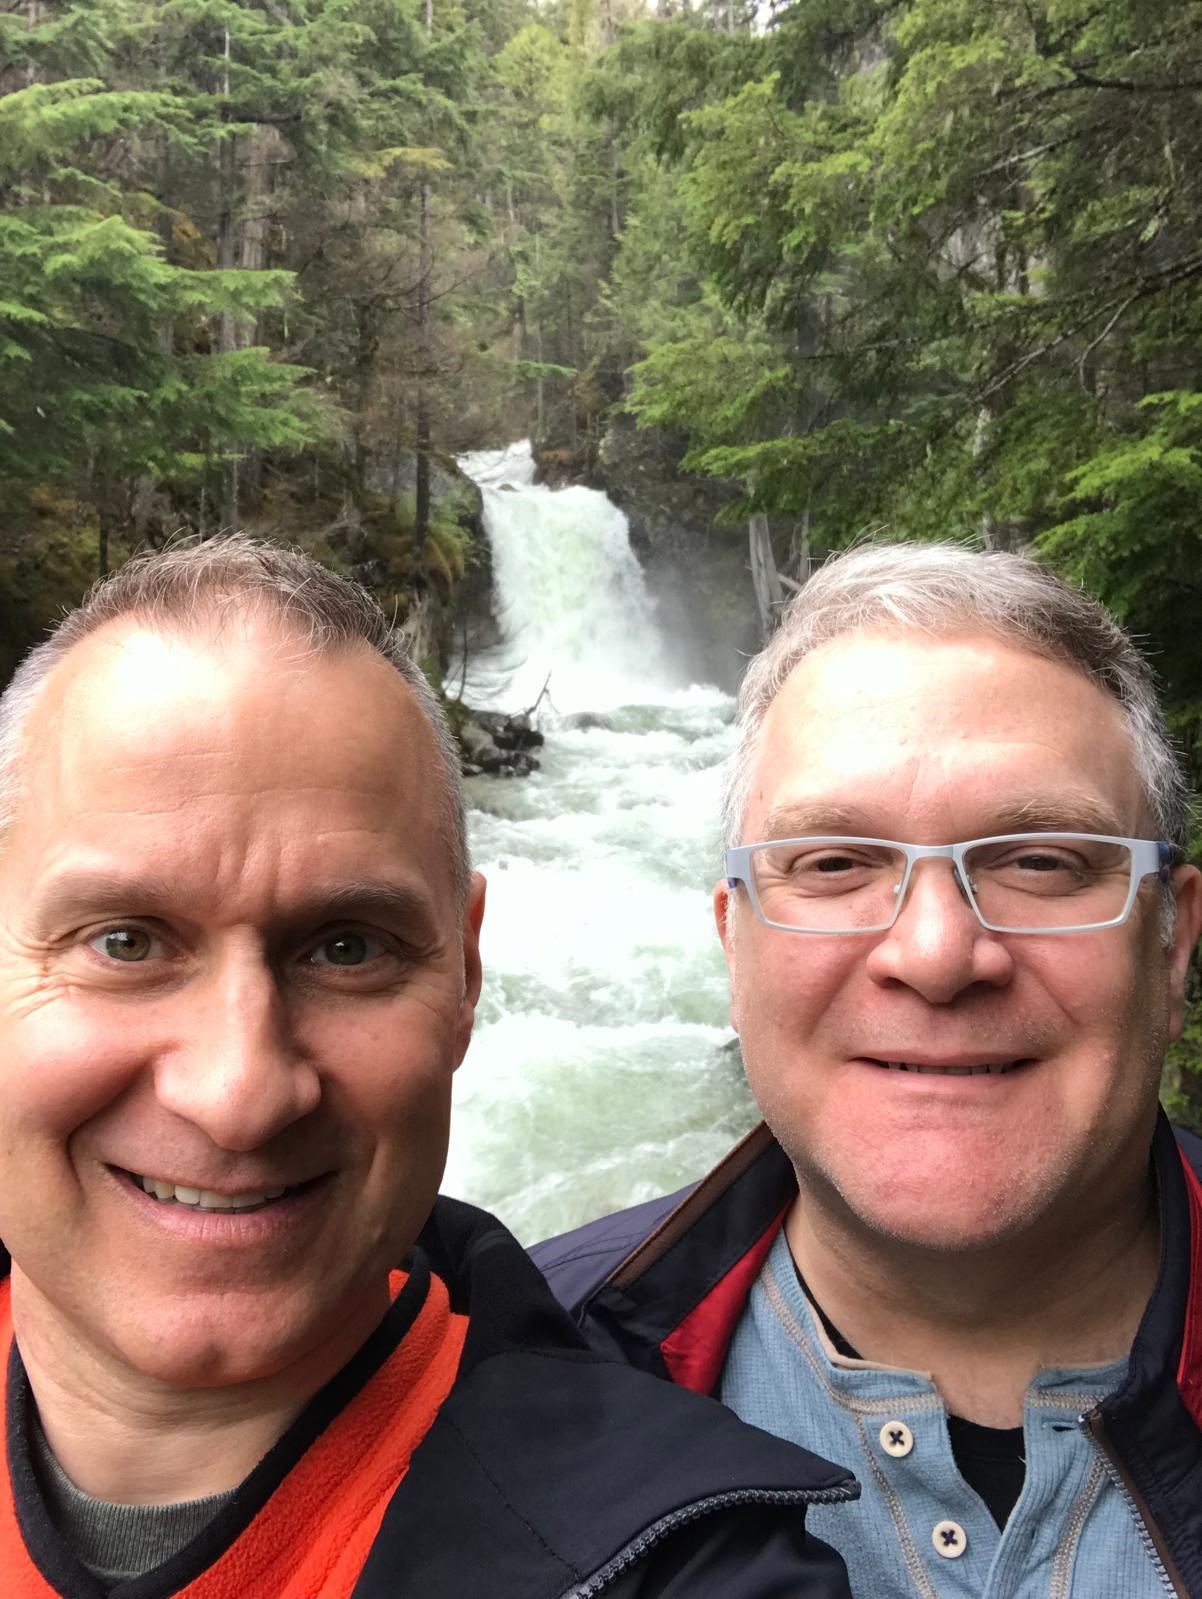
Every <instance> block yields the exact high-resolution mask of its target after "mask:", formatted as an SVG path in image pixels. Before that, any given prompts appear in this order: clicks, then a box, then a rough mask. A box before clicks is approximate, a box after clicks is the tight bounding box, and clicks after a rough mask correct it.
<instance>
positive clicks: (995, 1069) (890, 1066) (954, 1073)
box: [865, 1055, 1031, 1077]
mask: <svg viewBox="0 0 1202 1599" xmlns="http://www.w3.org/2000/svg"><path fill="white" fill-rule="evenodd" d="M865 1059H867V1060H868V1061H870V1062H871V1064H872V1065H873V1066H881V1067H883V1068H884V1069H885V1070H887V1071H891V1072H917V1073H919V1074H920V1075H922V1076H924V1077H1004V1076H1005V1075H1006V1073H1007V1072H1013V1071H1017V1070H1018V1068H1019V1067H1020V1066H1029V1065H1030V1064H1031V1062H1030V1059H1029V1057H1028V1058H1024V1059H1022V1060H999V1061H989V1062H987V1063H985V1064H983V1065H980V1066H919V1065H916V1064H915V1063H914V1062H913V1061H908V1060H876V1059H874V1058H873V1057H872V1056H871V1055H869V1056H866V1057H865Z"/></svg>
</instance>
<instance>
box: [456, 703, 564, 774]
mask: <svg viewBox="0 0 1202 1599" xmlns="http://www.w3.org/2000/svg"><path fill="white" fill-rule="evenodd" d="M456 737H457V738H458V739H459V748H460V750H461V751H462V754H463V775H464V776H465V777H478V776H479V775H480V774H481V773H482V772H490V773H494V774H496V775H497V776H500V777H529V775H530V773H531V772H537V771H538V767H539V763H538V760H537V759H536V758H535V756H533V755H532V754H531V753H530V751H531V750H535V749H538V748H540V747H541V745H542V744H543V742H544V739H543V735H542V734H541V733H540V732H539V731H538V729H537V728H536V727H532V726H531V724H530V718H529V717H528V716H527V715H525V714H524V713H519V714H518V715H516V716H503V715H501V714H500V713H499V712H497V711H469V712H468V713H467V715H466V717H464V718H463V720H462V721H461V723H460V725H459V726H458V727H457V728H456Z"/></svg>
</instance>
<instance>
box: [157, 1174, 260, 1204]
mask: <svg viewBox="0 0 1202 1599" xmlns="http://www.w3.org/2000/svg"><path fill="white" fill-rule="evenodd" d="M138 1181H139V1183H141V1185H142V1187H143V1188H144V1189H145V1190H146V1192H147V1193H148V1194H153V1195H154V1197H155V1198H156V1199H162V1200H165V1201H171V1200H174V1202H175V1203H176V1204H177V1205H190V1206H191V1207H192V1208H193V1210H254V1209H256V1208H257V1207H258V1206H259V1205H265V1204H266V1203H267V1201H268V1200H269V1199H278V1198H279V1197H280V1195H281V1194H282V1193H283V1192H284V1189H283V1187H282V1186H281V1187H279V1188H265V1189H263V1191H262V1192H261V1193H258V1194H219V1193H218V1192H217V1191H216V1190H215V1189H213V1188H186V1187H184V1185H183V1184H182V1183H168V1182H164V1181H163V1179H162V1178H161V1177H139V1178H138Z"/></svg>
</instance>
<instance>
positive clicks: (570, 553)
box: [459, 440, 672, 713]
mask: <svg viewBox="0 0 1202 1599" xmlns="http://www.w3.org/2000/svg"><path fill="white" fill-rule="evenodd" d="M459 464H460V466H461V467H462V469H463V470H464V471H465V472H466V473H467V475H468V476H469V477H471V478H473V479H474V480H475V481H476V483H477V484H478V485H479V487H480V489H481V492H482V494H483V496H484V526H485V531H486V532H487V534H488V542H489V547H490V549H491V551H492V563H493V593H494V606H495V610H496V616H497V622H498V625H499V627H500V630H501V634H502V640H503V642H502V643H501V644H500V645H499V646H498V647H497V648H495V649H493V650H490V651H488V652H486V654H485V656H484V658H483V659H481V660H478V661H473V660H470V659H469V662H468V674H467V680H466V688H465V693H464V697H465V698H466V699H467V700H468V701H469V702H471V703H474V704H477V705H491V706H497V707H499V708H502V709H506V710H521V709H522V708H523V707H525V706H527V705H532V704H533V703H534V701H535V700H536V699H537V698H538V695H539V693H540V691H541V689H542V687H543V685H544V683H546V684H547V686H548V694H549V697H550V700H551V703H552V705H553V706H554V707H555V709H556V710H557V711H559V712H561V713H563V712H567V711H583V710H589V711H597V710H601V709H604V708H606V707H609V706H616V705H622V704H625V703H627V702H629V701H630V700H632V699H639V698H645V697H646V695H647V693H648V692H649V691H650V692H651V693H652V694H653V695H654V694H655V693H656V692H657V691H659V690H663V689H667V688H668V687H669V686H671V683H672V678H671V674H670V671H669V668H668V663H667V661H666V660H665V658H664V651H663V644H662V641H661V639H660V635H659V632H658V629H657V627H656V621H655V607H654V605H653V604H652V601H651V598H650V596H649V594H648V593H647V586H646V584H645V583H644V581H643V574H642V571H641V570H640V568H639V564H638V562H637V560H636V559H635V556H634V552H633V551H632V550H631V548H630V537H629V529H628V527H627V524H626V518H625V516H624V515H623V514H622V512H621V511H619V510H618V508H617V506H616V505H614V504H612V503H611V502H610V501H609V500H608V499H607V498H606V497H605V495H604V494H599V493H597V492H596V490H594V489H586V488H581V487H572V488H566V489H549V488H545V487H542V486H540V485H538V484H536V483H535V482H534V457H533V455H532V453H531V449H530V444H529V441H528V440H523V441H522V442H521V443H520V444H514V445H510V446H509V448H508V449H505V450H495V451H479V452H476V453H475V454H472V455H465V456H462V457H461V458H460V462H459Z"/></svg>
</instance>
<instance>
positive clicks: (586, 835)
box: [443, 446, 755, 1243]
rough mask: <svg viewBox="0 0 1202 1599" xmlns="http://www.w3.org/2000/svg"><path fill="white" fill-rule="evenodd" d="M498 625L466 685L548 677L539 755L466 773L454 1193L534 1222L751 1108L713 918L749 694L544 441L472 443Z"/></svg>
mask: <svg viewBox="0 0 1202 1599" xmlns="http://www.w3.org/2000/svg"><path fill="white" fill-rule="evenodd" d="M461 464H462V465H463V466H464V469H465V470H466V471H467V472H468V473H469V474H470V475H471V476H472V477H474V478H475V479H476V481H477V482H478V483H480V485H481V487H482V489H483V492H484V499H485V526H486V529H487V531H488V534H489V540H490V544H491V547H492V558H493V571H494V584H495V588H496V596H495V598H496V609H497V614H498V618H499V621H500V623H501V627H502V629H503V632H504V635H505V636H504V638H503V640H502V642H501V643H500V644H499V645H498V646H497V647H496V648H494V649H492V650H489V651H487V652H485V653H483V654H481V655H479V656H477V657H475V658H469V662H468V667H467V678H466V690H465V694H464V698H465V699H466V700H467V701H468V702H469V703H470V704H475V705H477V706H491V707H500V708H503V709H506V710H509V711H513V710H518V709H522V708H524V707H525V706H528V705H532V704H533V703H534V702H535V700H536V699H537V698H538V696H539V693H540V691H541V690H542V689H543V688H544V686H545V689H546V693H545V695H544V698H543V702H542V704H541V705H540V707H539V717H538V720H539V726H540V727H541V728H542V730H543V731H544V732H545V734H546V738H547V743H546V746H545V747H544V749H542V750H541V751H539V752H538V753H539V755H540V757H541V761H542V769H541V770H540V771H539V772H536V773H534V774H533V775H532V776H530V777H527V778H519V779H509V780H505V779H500V778H495V777H478V778H471V779H469V781H468V804H469V833H470V839H471V846H472V853H473V859H474V862H475V864H476V866H477V867H478V868H479V869H480V870H481V871H483V872H484V874H485V876H486V877H487V879H488V906H487V912H486V915H485V927H484V936H483V957H484V968H485V979H484V992H483V995H482V998H481V1003H480V1007H479V1010H478V1012H477V1020H476V1031H475V1035H474V1037H473V1040H472V1045H471V1048H470V1050H469V1051H468V1056H467V1059H466V1060H465V1062H464V1064H463V1066H462V1067H461V1068H460V1071H459V1074H458V1076H457V1079H456V1088H455V1113H454V1118H453V1122H452V1135H451V1151H450V1159H449V1163H448V1169H447V1177H446V1181H445V1182H444V1185H443V1186H444V1190H445V1191H446V1192H448V1193H452V1194H457V1195H459V1196H460V1197H462V1198H465V1199H470V1200H473V1201H475V1202H476V1203H477V1204H482V1205H485V1206H487V1207H488V1208H489V1209H491V1210H494V1211H496V1212H497V1213H498V1214H499V1215H500V1216H501V1217H502V1218H503V1219H504V1220H505V1221H506V1222H507V1223H508V1224H509V1226H510V1227H512V1228H513V1230H514V1231H515V1232H516V1233H517V1235H518V1236H519V1238H521V1239H522V1240H523V1241H525V1242H528V1243H529V1242H533V1241H534V1240H536V1239H537V1238H541V1237H545V1236H547V1235H548V1234H550V1233H553V1232H558V1231H560V1230H562V1229H563V1228H566V1227H570V1226H573V1225H574V1224H576V1223H577V1222H580V1221H584V1220H586V1219H587V1218H588V1217H590V1216H593V1215H597V1214H599V1213H601V1212H603V1211H605V1210H612V1209H616V1208H617V1207H619V1206H621V1205H626V1204H631V1203H634V1202H635V1201H637V1200H640V1199H647V1198H650V1197H651V1196H652V1195H654V1194H657V1193H660V1192H663V1191H664V1190H666V1189H670V1188H676V1187H679V1186H680V1185H681V1184H682V1183H685V1182H687V1181H689V1180H690V1179H691V1178H694V1177H697V1176H700V1174H701V1173H702V1172H703V1171H704V1170H705V1169H706V1167H707V1166H709V1165H710V1164H712V1162H713V1161H714V1160H716V1159H717V1158H718V1157H719V1156H720V1155H721V1154H722V1153H723V1152H724V1151H725V1150H726V1149H727V1148H728V1147H729V1145H730V1144H731V1143H733V1142H734V1140H735V1139H736V1138H737V1137H738V1136H739V1135H740V1134H741V1133H742V1132H744V1131H745V1130H746V1129H747V1128H748V1127H750V1126H751V1125H752V1123H753V1122H754V1120H755V1113H754V1109H753V1106H752V1103H751V1100H750V1097H749V1095H748V1093H747V1090H746V1087H745V1086H744V1083H743V1079H742V1073H741V1070H740V1067H739V1061H738V1055H737V1046H736V1044H735V1042H734V1035H733V1033H732V1032H731V1030H730V1027H729V1025H728V1021H727V987H726V968H725V963H724V962H723V959H722V953H721V949H720V947H719V944H718V940H717V935H716V934H715V932H714V926H713V919H712V916H711V913H710V891H711V888H712V885H713V881H714V878H715V876H716V874H717V863H718V849H719V845H718V828H717V812H718V780H719V766H720V763H721V762H722V760H723V759H724V757H725V756H726V754H727V752H728V750H729V747H730V740H731V729H730V721H731V715H732V712H733V702H732V701H731V699H730V697H729V696H728V695H726V694H724V693H722V692H721V691H720V690H718V689H716V688H714V687H712V686H709V685H704V684H689V683H686V682H685V681H684V680H683V678H682V676H681V674H680V672H679V670H678V668H677V666H676V665H675V662H674V651H673V647H672V640H671V639H669V638H666V637H665V636H664V635H663V633H662V631H661V630H660V628H659V626H658V624H657V618H656V610H655V605H654V602H653V599H652V597H651V596H650V595H649V594H648V592H647V589H646V585H645V584H644V582H643V577H642V573H641V572H640V570H639V567H638V563H637V561H636V560H635V558H634V556H633V554H632V553H631V550H630V544H629V539H628V536H627V529H626V520H625V518H624V517H623V516H622V514H621V512H620V511H618V510H617V509H616V508H615V507H614V506H613V505H611V504H610V502H609V501H608V500H607V499H606V498H605V496H604V495H601V494H598V493H595V492H594V491H592V490H589V489H584V488H579V487H575V488H568V489H562V490H557V491H553V490H550V489H547V488H543V487H539V486H536V485H535V484H534V483H533V464H532V462H531V459H530V452H529V447H528V446H513V447H511V448H510V449H509V450H507V451H497V452H488V453H481V454H477V455H473V456H469V457H465V458H464V460H463V461H462V462H461Z"/></svg>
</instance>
